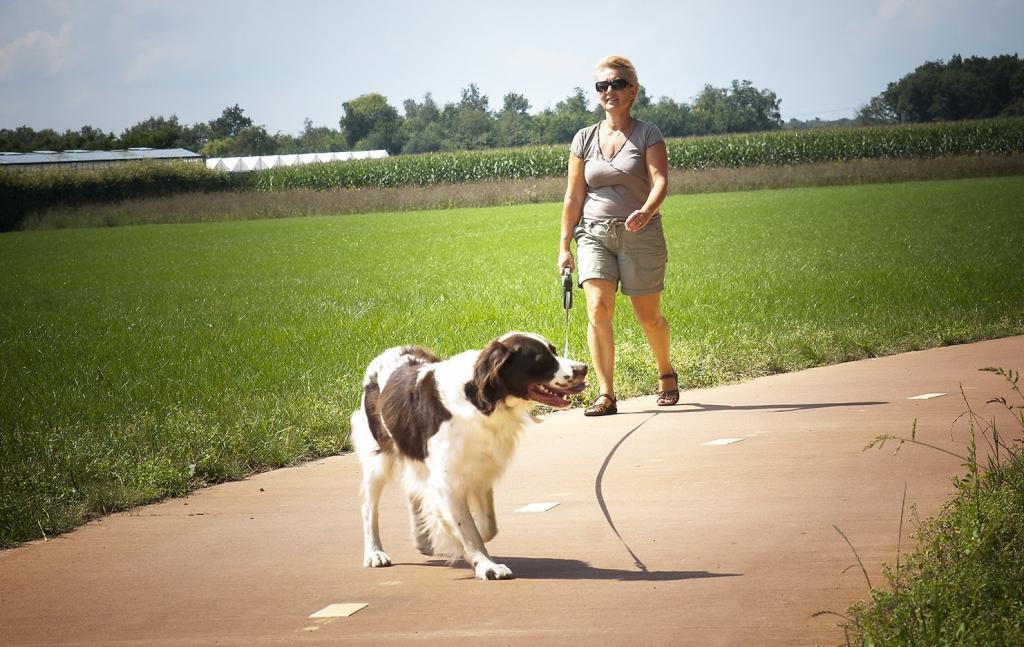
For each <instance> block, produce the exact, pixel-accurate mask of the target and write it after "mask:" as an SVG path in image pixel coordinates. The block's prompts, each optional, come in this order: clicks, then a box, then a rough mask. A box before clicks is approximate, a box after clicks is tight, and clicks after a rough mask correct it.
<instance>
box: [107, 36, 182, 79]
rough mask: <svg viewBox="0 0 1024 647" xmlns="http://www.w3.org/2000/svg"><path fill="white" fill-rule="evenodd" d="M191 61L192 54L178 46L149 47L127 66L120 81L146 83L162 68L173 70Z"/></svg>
mask: <svg viewBox="0 0 1024 647" xmlns="http://www.w3.org/2000/svg"><path fill="white" fill-rule="evenodd" d="M191 59H192V53H191V52H190V51H189V50H188V48H186V47H183V46H180V45H155V46H150V47H147V48H146V49H145V50H144V51H143V52H142V53H141V54H139V55H138V56H136V57H135V58H134V59H133V60H132V61H131V63H129V64H128V66H127V68H126V69H125V71H124V74H123V75H122V79H123V80H124V81H125V82H126V83H137V82H141V81H148V80H150V79H153V78H155V77H156V76H157V75H158V74H159V73H160V72H161V69H162V68H165V67H171V68H174V67H177V66H179V65H181V64H183V63H187V62H190V61H191Z"/></svg>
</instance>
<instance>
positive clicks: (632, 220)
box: [626, 209, 654, 231]
mask: <svg viewBox="0 0 1024 647" xmlns="http://www.w3.org/2000/svg"><path fill="white" fill-rule="evenodd" d="M653 217H654V216H653V215H652V214H649V213H647V212H646V211H642V210H640V209H637V210H636V211H634V212H633V213H631V214H629V217H628V218H626V231H640V230H642V229H643V228H644V227H646V226H647V223H649V222H650V221H651V218H653Z"/></svg>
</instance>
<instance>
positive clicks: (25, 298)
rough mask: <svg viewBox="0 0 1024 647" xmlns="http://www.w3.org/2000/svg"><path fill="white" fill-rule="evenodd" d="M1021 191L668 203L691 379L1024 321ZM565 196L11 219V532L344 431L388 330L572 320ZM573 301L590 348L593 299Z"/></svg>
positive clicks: (627, 383) (270, 459)
mask: <svg viewBox="0 0 1024 647" xmlns="http://www.w3.org/2000/svg"><path fill="white" fill-rule="evenodd" d="M1021 204H1024V178H1020V177H1015V178H999V179H985V180H963V181H950V182H921V183H907V184H890V185H869V186H858V187H838V188H826V189H799V190H782V191H762V192H757V193H730V194H706V195H694V196H673V197H670V198H669V200H667V201H666V204H665V207H664V213H665V218H666V229H667V232H668V234H667V235H668V237H669V245H670V261H669V275H668V278H667V283H668V286H669V287H668V290H667V292H666V294H665V308H666V312H667V314H668V317H669V319H670V321H671V322H672V326H673V331H674V337H673V355H674V359H675V363H676V366H677V369H678V370H679V373H680V379H681V382H682V384H683V386H684V387H693V386H707V385H712V384H718V383H721V382H725V381H730V380H737V379H741V378H745V377H750V376H755V375H764V374H767V373H773V372H778V371H789V370H794V369H799V368H804V367H809V366H814V365H819V364H826V363H833V362H839V361H846V360H851V359H857V358H862V357H870V356H875V355H882V354H887V353H893V352H897V351H902V350H911V349H918V348H926V347H930V346H935V345H941V344H951V343H959V342H965V341H971V340H976V339H982V338H990V337H998V336H1005V335H1009V334H1018V333H1021V332H1024V274H1022V273H1021V272H1020V271H1019V252H1020V249H1021V245H1022V243H1024V227H1021V225H1022V220H1024V214H1022V211H1021V207H1020V205H1021ZM559 216H560V205H559V204H557V203H547V204H542V205H526V206H514V207H498V208H489V209H454V210H448V211H433V212H408V213H401V214H367V215H352V216H346V217H333V218H296V219H286V220H261V221H247V222H233V223H210V224H194V225H156V226H139V227H128V228H113V229H78V230H57V231H33V232H14V233H8V234H4V235H2V236H0V273H2V274H3V276H4V281H3V282H2V283H0V355H2V360H3V361H2V368H0V434H2V436H0V440H2V445H0V446H2V450H0V467H2V470H0V479H2V481H0V493H2V499H0V519H2V527H0V542H2V543H3V544H4V545H10V544H12V543H14V542H17V541H21V540H25V539H28V538H31V537H38V536H41V534H42V533H43V532H45V533H47V534H53V533H55V532H59V531H62V530H66V529H68V528H70V527H73V526H74V525H76V524H78V523H81V522H82V520H84V519H87V518H89V517H90V516H92V515H95V514H98V513H102V512H105V511H110V510H114V509H119V508H123V507H124V506H127V505H132V504H135V503H139V502H143V501H148V500H152V499H154V498H158V497H160V496H164V495H166V494H178V493H182V492H185V491H186V490H188V489H189V488H191V487H195V486H198V485H201V484H203V483H209V482H216V481H219V480H223V479H229V478H236V477H239V476H242V475H245V474H247V473H250V472H252V471H254V470H260V469H265V468H268V467H272V466H278V465H283V464H288V463H291V462H294V461H297V460H301V459H303V458H309V457H313V456H320V455H325V454H330V453H333V452H337V451H339V450H341V449H342V448H344V447H345V446H346V442H347V431H348V428H347V426H348V415H349V412H350V411H351V410H352V409H353V408H354V407H355V405H356V404H357V402H358V395H359V384H360V380H361V376H362V372H363V370H364V368H365V366H366V364H367V362H368V361H369V360H370V359H371V358H372V357H373V356H374V355H375V354H377V353H378V352H380V350H382V349H383V348H386V347H388V346H392V345H395V344H404V343H418V344H423V345H425V346H428V347H430V348H432V349H433V350H435V351H436V352H438V353H439V354H442V355H446V354H452V353H455V352H459V351H461V350H464V349H466V348H471V347H480V346H482V345H483V344H484V343H485V342H486V341H487V340H488V339H491V338H493V337H495V336H497V335H499V334H501V333H503V332H505V331H507V330H511V329H526V330H533V331H536V332H539V333H541V334H545V335H547V336H549V337H550V338H552V339H554V340H557V339H560V338H561V336H562V334H563V313H562V310H561V305H560V304H561V301H560V295H559V289H560V288H559V285H558V281H557V275H556V272H555V271H554V263H555V257H556V254H555V252H556V250H557V236H558V233H557V232H558V220H559ZM620 308H621V311H620V313H619V316H618V320H617V324H616V326H617V328H616V330H617V334H618V349H619V354H618V357H619V363H618V366H617V379H618V384H619V387H618V388H619V391H620V393H621V394H622V395H623V396H627V397H628V396H631V395H637V394H641V393H649V392H651V391H652V390H653V389H654V388H655V387H656V380H655V367H654V364H653V361H652V360H651V358H650V356H649V351H648V350H647V347H646V342H645V341H644V339H643V335H642V332H641V331H640V329H639V327H638V326H637V325H636V324H635V323H634V322H633V320H632V315H631V314H629V312H628V310H629V309H628V305H626V304H625V303H623V304H622V305H621V306H620ZM571 315H572V322H571V324H572V340H571V344H570V354H571V355H573V356H575V357H578V358H585V357H586V356H587V351H586V341H585V334H584V331H585V317H584V312H583V309H582V307H577V308H575V309H573V311H572V312H571ZM592 395H593V394H587V396H586V397H590V396H592Z"/></svg>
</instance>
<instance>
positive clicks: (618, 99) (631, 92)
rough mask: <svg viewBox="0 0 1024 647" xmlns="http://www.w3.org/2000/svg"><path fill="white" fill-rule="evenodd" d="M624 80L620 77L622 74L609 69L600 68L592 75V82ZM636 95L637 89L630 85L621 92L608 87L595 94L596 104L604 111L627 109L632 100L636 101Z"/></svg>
mask: <svg viewBox="0 0 1024 647" xmlns="http://www.w3.org/2000/svg"><path fill="white" fill-rule="evenodd" d="M624 78H626V77H625V76H623V75H622V72H620V71H619V70H616V69H615V68H611V67H604V68H601V69H599V70H598V71H597V73H596V74H595V75H594V81H614V80H615V79H624ZM636 93H637V88H635V87H634V86H633V85H632V84H631V85H627V86H626V87H624V88H622V89H621V90H616V89H614V88H611V87H609V88H608V89H607V90H606V91H604V92H598V93H597V102H598V103H600V104H601V107H602V108H604V109H605V110H606V111H607V110H614V109H616V108H626V109H629V107H630V106H632V105H633V100H634V99H636Z"/></svg>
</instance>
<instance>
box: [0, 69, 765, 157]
mask: <svg viewBox="0 0 1024 647" xmlns="http://www.w3.org/2000/svg"><path fill="white" fill-rule="evenodd" d="M461 94H462V96H461V98H460V100H459V101H457V102H450V103H446V104H445V105H444V106H440V105H438V103H437V102H436V101H435V100H434V99H433V97H432V96H431V94H430V93H427V94H426V95H425V96H424V97H423V100H422V101H416V100H413V99H407V100H406V101H405V102H404V103H403V104H402V108H403V110H404V114H400V113H399V111H398V109H397V108H395V107H394V106H392V105H391V104H389V103H388V101H387V99H386V98H385V97H384V96H382V95H380V94H378V93H370V94H366V95H363V96H360V97H356V98H354V99H352V100H350V101H346V102H345V103H343V104H342V109H343V116H342V117H341V119H340V120H339V123H338V126H339V127H338V128H337V129H333V128H328V127H324V126H319V127H318V126H314V125H313V123H312V121H311V120H309V119H306V120H305V124H304V129H303V131H302V132H301V133H300V134H299V135H297V136H294V135H290V134H287V133H280V132H279V133H276V134H271V133H270V132H268V131H267V129H266V127H265V126H262V125H256V124H254V123H253V120H252V119H251V118H250V117H248V116H247V115H246V114H245V110H244V109H243V108H241V107H240V106H239V105H238V104H235V105H234V106H231V107H228V108H225V109H224V111H223V112H222V113H221V115H220V116H219V117H217V118H216V119H212V120H210V121H208V122H203V123H197V124H192V125H185V124H182V123H180V122H179V120H178V118H177V116H175V115H172V116H170V117H162V116H161V117H150V118H149V119H146V120H145V121H142V122H139V123H137V124H135V125H134V126H132V127H130V128H127V129H126V130H125V131H124V132H123V133H122V134H121V135H120V136H117V135H115V134H113V133H106V132H103V131H102V130H99V129H96V128H93V127H91V126H85V127H83V128H82V129H81V130H78V131H71V130H69V131H66V132H64V133H58V132H56V131H54V130H52V129H45V130H41V131H35V130H33V129H31V128H29V127H27V126H22V127H20V128H17V129H13V130H11V129H0V150H4V151H15V152H29V151H35V150H54V151H62V150H74V149H83V150H111V149H123V148H132V147H148V148H185V149H188V150H192V151H196V152H200V153H202V154H203V155H206V156H207V157H228V156H232V155H271V154H282V155H283V154H289V153H307V152H325V151H338V150H380V149H385V150H387V151H388V153H390V154H392V155H395V154H399V153H425V152H434V151H455V150H476V149H485V148H507V147H517V146H527V145H535V144H566V143H568V142H569V141H571V139H572V136H573V135H574V134H575V133H576V131H577V130H579V129H580V128H582V127H584V126H587V125H589V124H592V123H595V122H597V121H599V120H600V119H601V118H603V116H604V113H603V112H602V111H601V108H600V106H599V105H597V103H596V102H593V105H591V103H592V102H591V101H590V99H589V98H588V97H589V94H592V92H591V93H589V94H588V93H587V92H586V91H585V90H583V89H582V88H575V89H574V91H573V93H572V94H571V95H569V96H568V97H566V98H565V99H564V100H562V101H559V102H558V103H557V104H556V105H555V107H554V108H547V109H545V110H542V111H540V112H539V113H537V114H530V109H531V105H530V102H529V100H527V98H526V97H525V96H523V95H521V94H517V93H509V94H506V95H505V96H504V97H503V98H502V102H501V106H500V107H498V108H497V109H492V107H491V104H490V99H489V97H488V96H487V95H485V94H481V93H480V90H479V88H478V87H477V85H476V84H475V83H471V84H470V85H469V86H468V87H466V88H464V89H463V90H462V93H461ZM779 104H780V100H779V98H778V97H777V96H776V95H775V93H774V92H772V91H770V90H766V89H760V88H757V87H755V86H754V85H753V84H752V83H751V82H750V81H733V82H732V84H731V86H730V87H727V88H716V87H713V86H711V85H707V86H705V88H704V90H703V91H702V92H701V94H700V95H699V96H697V98H696V99H695V100H694V102H693V103H692V104H687V103H679V102H676V101H675V100H673V99H671V98H669V97H661V98H659V99H657V100H656V101H655V100H653V99H651V97H650V96H649V95H648V94H647V91H646V89H645V88H643V87H641V88H640V93H639V95H638V96H637V101H636V104H635V108H634V115H635V116H636V117H638V118H640V119H646V120H650V121H653V122H655V123H657V124H658V125H659V126H660V127H661V129H662V132H663V133H664V134H665V135H666V136H668V137H674V136H675V137H680V136H685V135H694V134H714V133H726V132H753V131H761V130H773V129H778V128H781V127H782V119H781V117H780V113H779Z"/></svg>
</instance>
